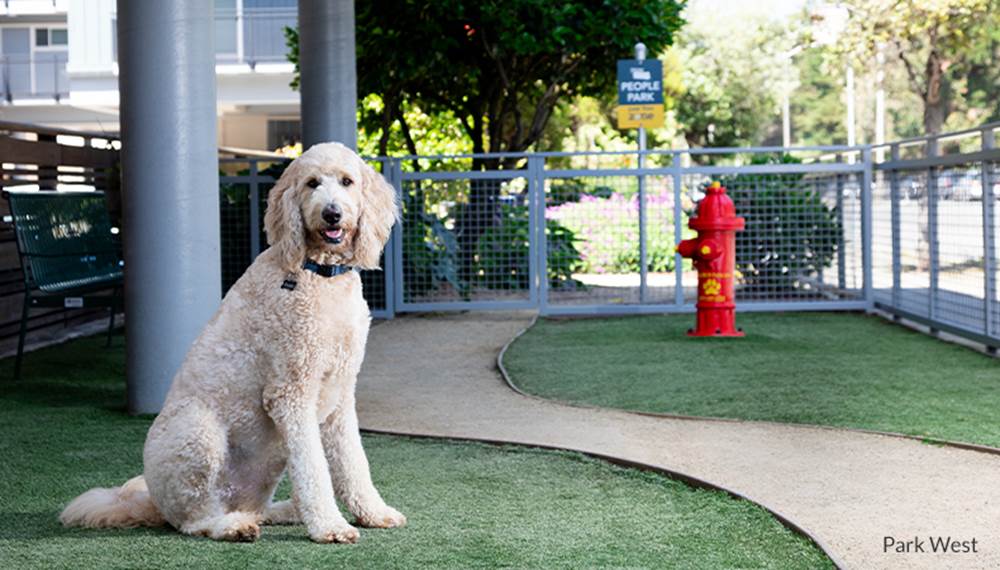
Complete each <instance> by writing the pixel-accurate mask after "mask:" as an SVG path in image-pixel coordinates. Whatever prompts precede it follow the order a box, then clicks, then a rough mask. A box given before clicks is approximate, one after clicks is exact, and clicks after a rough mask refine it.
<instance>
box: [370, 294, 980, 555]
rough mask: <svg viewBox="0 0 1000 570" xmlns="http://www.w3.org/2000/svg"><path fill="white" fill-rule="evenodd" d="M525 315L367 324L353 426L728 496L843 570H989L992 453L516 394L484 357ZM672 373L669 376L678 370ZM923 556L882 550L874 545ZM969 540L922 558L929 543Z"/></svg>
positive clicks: (522, 324)
mask: <svg viewBox="0 0 1000 570" xmlns="http://www.w3.org/2000/svg"><path fill="white" fill-rule="evenodd" d="M530 320H531V315H529V314H525V313H505V314H491V313H476V314H466V315H449V316H433V317H404V318H397V319H394V320H392V321H388V322H385V323H382V324H379V325H378V326H375V327H373V329H372V333H371V338H370V340H369V344H368V355H367V357H366V359H365V365H364V370H363V371H362V378H361V380H360V382H359V386H358V406H359V414H360V418H361V424H362V428H364V429H369V430H376V431H389V432H396V433H403V434H412V435H429V436H440V437H453V438H469V439H485V440H496V441H506V442H511V443H521V444H528V445H539V446H547V447H559V448H564V449H571V450H578V451H582V452H585V453H593V454H600V455H605V456H614V457H618V458H622V459H625V460H628V461H632V462H637V463H642V464H648V465H652V466H655V467H658V468H662V469H666V470H670V471H673V472H677V473H680V474H683V475H687V476H690V477H694V478H698V479H701V480H704V481H708V482H710V483H712V484H715V485H718V486H721V487H724V488H726V489H728V490H731V491H734V492H736V493H739V494H741V495H743V496H745V497H747V498H749V499H750V500H752V501H754V502H756V503H758V504H761V505H763V506H765V507H767V508H769V509H771V510H773V511H775V512H778V513H781V514H782V515H784V516H785V517H787V518H788V519H790V520H791V521H792V522H793V523H794V524H796V525H798V526H799V527H801V528H802V529H804V530H805V531H806V532H808V533H809V534H811V535H812V536H814V537H816V538H817V539H818V540H819V542H820V543H821V544H822V546H823V547H824V548H825V549H826V550H827V551H828V553H829V554H831V555H832V557H833V558H834V559H835V560H836V561H837V562H839V563H841V564H842V565H843V566H846V567H848V568H865V569H868V568H1000V456H996V455H990V454H985V453H980V452H975V451H967V450H961V449H953V448H947V447H937V446H931V445H926V444H923V443H920V442H917V441H912V440H905V439H899V438H892V437H885V436H879V435H871V434H864V433H857V432H851V431H846V430H845V431H840V430H829V429H817V428H809V427H800V426H792V425H787V426H786V425H777V424H766V423H753V422H715V421H702V420H678V419H667V418H655V417H647V416H641V415H637V414H631V413H628V412H623V411H615V410H589V409H582V408H576V407H571V406H566V405H562V404H557V403H553V402H546V401H541V400H538V399H535V398H530V397H525V396H522V395H519V394H517V393H515V392H514V391H513V390H511V389H510V388H509V387H508V386H507V385H506V383H505V382H504V381H503V380H502V378H501V376H500V374H499V373H498V371H497V368H496V356H497V354H498V352H499V351H500V349H501V348H502V347H503V345H504V344H505V343H507V342H508V341H509V340H510V339H511V338H512V337H513V336H514V335H515V334H517V333H518V331H520V330H522V329H523V328H524V327H525V326H527V324H528V323H529V322H530ZM679 373H681V371H679ZM887 536H891V537H895V538H896V539H897V540H900V541H904V540H912V539H913V538H914V537H918V538H919V539H921V540H922V541H923V545H922V546H923V550H925V551H926V552H923V553H921V552H915V553H914V552H911V553H909V554H905V553H895V552H892V551H890V552H889V553H884V552H883V540H884V537H887ZM938 536H941V537H948V536H950V537H951V538H952V539H957V540H963V541H964V540H972V539H976V541H977V542H976V549H977V550H978V552H977V553H951V554H935V553H932V552H931V545H930V543H929V541H928V539H929V537H938Z"/></svg>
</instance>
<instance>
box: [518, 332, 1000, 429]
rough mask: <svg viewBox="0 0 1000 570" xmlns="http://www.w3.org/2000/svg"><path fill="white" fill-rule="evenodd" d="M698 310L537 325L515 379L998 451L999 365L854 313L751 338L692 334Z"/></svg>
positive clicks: (674, 407) (623, 399) (660, 404)
mask: <svg viewBox="0 0 1000 570" xmlns="http://www.w3.org/2000/svg"><path fill="white" fill-rule="evenodd" d="M693 322H694V316H693V315H670V316H650V317H623V318H608V319H586V320H539V322H538V324H537V325H535V326H534V327H533V328H532V329H531V330H529V331H528V332H527V333H525V334H524V335H523V336H522V337H520V338H519V339H518V340H517V341H516V342H514V344H513V345H512V346H511V347H510V349H509V350H508V351H507V353H506V355H505V357H504V364H505V366H506V367H507V369H508V371H509V372H510V375H511V378H512V380H513V382H514V383H515V384H516V385H517V386H519V387H520V388H522V389H524V390H525V391H527V392H530V393H532V394H536V395H539V396H543V397H547V398H555V399H559V400H564V401H570V402H578V403H587V404H594V405H599V406H608V407H615V408H625V409H630V410H640V411H646V412H661V413H674V414H688V415H697V416H716V417H726V418H740V419H748V420H771V421H778V422H791V423H807V424H821V425H830V426H844V427H852V428H865V429H874V430H882V431H893V432H900V433H905V434H910V435H916V436H922V437H930V438H942V439H951V440H957V441H965V442H973V443H979V444H986V445H992V446H1000V421H997V410H1000V362H998V361H997V360H996V359H994V358H990V357H988V356H986V355H984V354H981V353H978V352H976V351H973V350H971V349H969V348H965V347H961V346H958V345H954V344H950V343H946V342H943V341H940V340H937V339H934V338H932V337H930V336H927V335H925V334H922V333H919V332H916V331H913V330H910V329H907V328H905V327H902V326H899V325H895V324H892V323H891V322H889V321H887V320H885V319H882V318H880V317H877V316H866V315H862V314H856V313H748V314H741V315H739V316H738V317H737V324H739V325H740V326H741V327H742V328H743V329H744V330H745V331H746V335H747V336H746V337H745V338H726V339H722V338H689V337H687V336H685V331H686V330H687V329H688V328H689V327H691V326H692V325H693Z"/></svg>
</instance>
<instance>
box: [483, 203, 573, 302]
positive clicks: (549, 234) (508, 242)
mask: <svg viewBox="0 0 1000 570" xmlns="http://www.w3.org/2000/svg"><path fill="white" fill-rule="evenodd" d="M529 229H530V228H529V226H528V208H527V207H526V206H511V205H506V204H505V205H503V206H501V216H500V222H499V223H497V224H495V225H494V226H492V227H490V228H488V229H487V230H486V231H485V232H483V235H482V236H480V238H479V241H478V242H477V243H476V255H475V272H474V274H475V279H476V282H477V283H478V284H480V285H482V286H484V287H489V288H492V289H513V290H518V289H527V288H528V286H529V273H528V263H529V261H530V260H529V247H528V246H529V238H530V236H529V233H528V232H529ZM545 230H546V231H545V234H546V235H545V241H546V249H547V251H548V262H547V264H546V265H547V274H548V280H549V287H551V288H553V289H559V288H566V287H574V286H577V285H579V284H578V283H577V282H576V281H575V280H574V279H573V273H574V272H575V271H577V270H578V269H579V267H580V265H581V259H580V252H579V251H577V249H576V245H575V242H576V236H575V235H574V234H573V232H572V231H570V230H569V229H567V228H565V227H563V226H562V225H560V224H559V222H557V221H555V220H546V221H545Z"/></svg>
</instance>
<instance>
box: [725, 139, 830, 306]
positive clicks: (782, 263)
mask: <svg viewBox="0 0 1000 570" xmlns="http://www.w3.org/2000/svg"><path fill="white" fill-rule="evenodd" d="M798 162H801V161H800V160H799V159H796V158H794V157H791V156H789V155H782V156H780V157H777V158H775V157H767V156H757V157H755V159H754V160H753V162H752V164H786V163H798ZM719 180H720V182H721V183H722V185H723V186H725V187H726V189H727V191H728V194H729V197H730V198H732V200H733V202H734V203H735V204H736V212H737V213H738V214H739V215H741V216H743V217H745V218H746V229H745V230H744V231H742V232H737V233H736V268H737V270H738V271H739V272H740V273H741V274H742V279H741V283H742V287H743V290H744V291H746V292H750V293H752V292H755V291H761V292H763V291H766V292H768V293H770V294H773V293H775V292H782V293H791V292H794V291H795V290H796V289H799V288H800V287H802V286H803V283H802V279H803V278H805V277H809V276H812V275H816V274H817V273H818V272H820V271H821V270H822V269H823V268H824V267H829V266H830V264H831V263H832V262H833V257H834V255H835V254H836V252H837V244H838V242H839V236H840V235H841V231H842V229H841V227H840V222H839V220H838V219H837V211H836V208H834V207H832V206H829V205H827V204H826V203H825V202H824V201H823V198H822V196H821V195H820V193H819V192H818V191H817V190H815V189H814V188H811V187H810V185H809V182H808V181H807V180H806V179H805V175H804V174H738V175H735V176H729V177H722V178H720V179H719Z"/></svg>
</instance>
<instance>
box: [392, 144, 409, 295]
mask: <svg viewBox="0 0 1000 570" xmlns="http://www.w3.org/2000/svg"><path fill="white" fill-rule="evenodd" d="M393 164H394V168H393V176H392V179H391V180H390V181H389V182H390V183H392V186H393V188H395V189H396V196H398V197H399V204H400V210H401V213H400V216H399V222H398V223H397V224H396V227H394V228H393V229H392V233H393V240H392V242H393V247H392V272H391V273H392V275H391V277H392V278H391V281H392V287H390V290H391V291H392V299H393V300H392V312H393V314H395V312H396V311H397V310H399V309H401V308H402V307H403V293H404V291H405V290H406V283H404V281H403V249H404V247H405V245H406V244H405V241H404V235H403V234H404V232H405V231H406V230H405V224H406V211H405V210H403V204H405V202H406V201H405V198H406V196H405V195H404V194H403V161H402V160H395V161H393Z"/></svg>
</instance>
